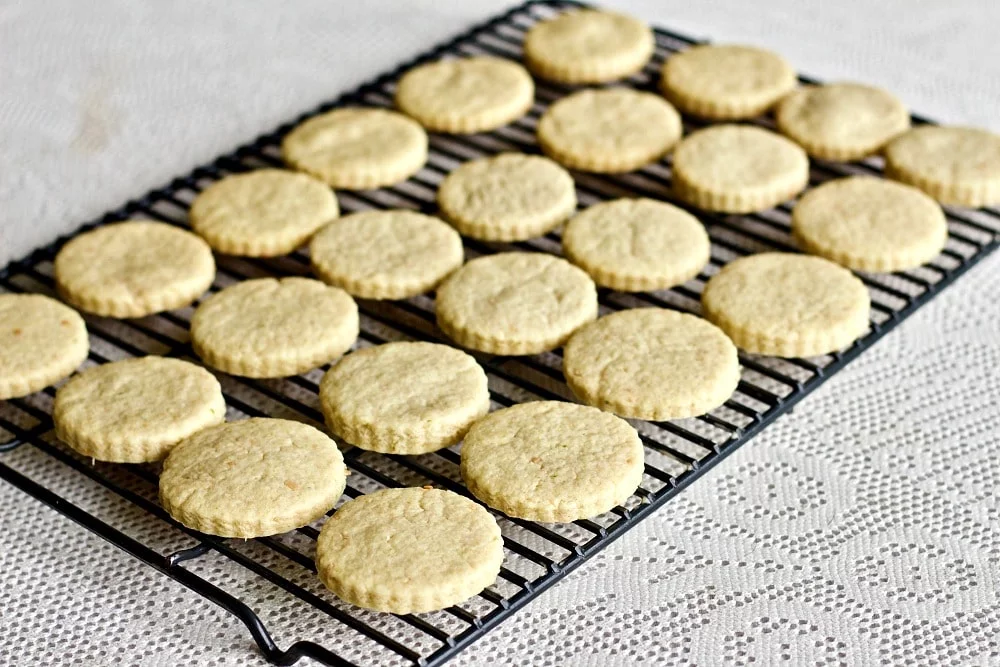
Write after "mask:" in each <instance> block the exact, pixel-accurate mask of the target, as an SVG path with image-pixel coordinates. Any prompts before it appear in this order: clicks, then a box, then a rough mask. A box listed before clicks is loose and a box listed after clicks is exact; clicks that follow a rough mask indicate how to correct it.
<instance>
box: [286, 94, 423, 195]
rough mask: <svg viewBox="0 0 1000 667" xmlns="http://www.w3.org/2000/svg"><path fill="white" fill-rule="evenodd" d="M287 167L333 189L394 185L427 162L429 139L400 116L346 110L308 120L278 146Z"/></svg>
mask: <svg viewBox="0 0 1000 667" xmlns="http://www.w3.org/2000/svg"><path fill="white" fill-rule="evenodd" d="M281 156H282V157H283V158H284V160H285V162H287V163H288V164H289V165H291V166H292V167H294V168H295V169H298V170H299V171H304V172H306V173H307V174H312V175H313V176H315V177H317V178H320V179H322V180H323V181H325V182H327V183H329V184H330V185H332V186H333V187H335V188H341V189H344V190H365V189H368V188H381V187H384V186H387V185H395V184H396V183H400V182H402V181H405V180H406V179H408V178H409V177H410V176H413V175H414V174H415V173H417V172H418V171H420V169H421V168H422V167H423V166H424V163H426V162H427V133H426V132H425V131H424V128H422V127H420V125H419V124H418V123H417V122H416V121H414V120H411V119H409V118H407V117H406V116H404V115H403V114H399V113H396V112H394V111H388V110H386V109H367V108H361V107H348V108H344V109H336V110H334V111H330V112H328V113H325V114H322V115H320V116H316V117H314V118H310V119H309V120H307V121H305V122H304V123H302V124H301V125H299V126H298V127H296V128H295V129H294V130H292V131H291V132H289V133H288V136H286V137H285V140H284V141H282V142H281Z"/></svg>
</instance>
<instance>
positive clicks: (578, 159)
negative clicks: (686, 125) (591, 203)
mask: <svg viewBox="0 0 1000 667" xmlns="http://www.w3.org/2000/svg"><path fill="white" fill-rule="evenodd" d="M680 138H681V117H680V115H679V114H678V113H677V111H676V110H675V109H674V108H673V107H672V106H670V103H669V102H667V101H666V100H664V99H663V98H662V97H658V96H656V95H653V94H652V93H644V92H640V91H638V90H630V89H628V88H605V89H602V90H581V91H579V92H576V93H573V94H572V95H569V96H567V97H564V98H562V99H561V100H559V101H558V102H556V103H555V104H553V105H552V106H550V107H549V108H548V110H546V112H545V114H544V115H542V118H541V120H539V121H538V143H539V144H540V145H541V147H542V150H543V151H545V153H546V154H547V155H549V156H550V157H551V158H553V159H554V160H556V161H557V162H560V163H562V164H563V165H565V166H567V167H569V168H570V169H580V170H583V171H593V172H600V173H620V172H626V171H632V170H634V169H638V168H639V167H642V166H645V165H647V164H649V163H651V162H655V161H656V160H658V159H660V158H661V157H663V156H664V155H665V154H666V153H667V151H669V150H670V149H671V148H673V146H674V144H676V143H677V140H678V139H680Z"/></svg>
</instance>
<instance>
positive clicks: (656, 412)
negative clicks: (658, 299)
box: [563, 308, 740, 421]
mask: <svg viewBox="0 0 1000 667" xmlns="http://www.w3.org/2000/svg"><path fill="white" fill-rule="evenodd" d="M563 373H564V374H565V376H566V383H567V384H568V385H569V387H570V389H572V390H573V393H574V394H575V395H576V396H577V397H578V398H579V399H580V400H582V401H583V402H584V403H587V404H588V405H593V406H595V407H598V408H601V409H602V410H607V411H608V412H613V413H615V414H616V415H619V416H621V417H628V418H632V419H650V420H654V421H665V420H667V419H681V418H684V417H695V416H697V415H702V414H705V413H706V412H708V411H710V410H713V409H715V408H717V407H719V406H720V405H722V404H723V403H725V402H726V401H727V400H729V397H730V396H732V394H733V392H734V391H735V390H736V385H737V384H738V383H739V381H740V364H739V359H738V358H737V354H736V346H735V345H733V342H732V341H731V340H729V338H728V337H727V336H726V334H724V333H722V331H720V330H719V328H718V327H716V326H714V325H713V324H711V323H709V322H706V321H705V320H703V319H701V318H700V317H695V316H694V315H688V314H686V313H678V312H676V311H672V310H665V309H662V308H634V309H631V310H623V311H620V312H617V313H613V314H611V315H607V316H605V317H602V318H601V319H599V320H597V321H596V322H591V323H590V324H587V325H585V326H583V327H580V329H579V330H578V331H577V332H576V333H575V334H573V336H572V337H571V338H570V339H569V341H568V342H567V343H566V348H565V349H564V350H563Z"/></svg>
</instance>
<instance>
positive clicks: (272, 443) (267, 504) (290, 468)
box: [160, 418, 347, 538]
mask: <svg viewBox="0 0 1000 667" xmlns="http://www.w3.org/2000/svg"><path fill="white" fill-rule="evenodd" d="M346 484H347V477H346V469H345V468H344V457H343V456H342V455H341V453H340V450H339V449H337V444H336V443H335V442H334V441H333V440H331V439H330V438H328V437H327V436H326V435H324V434H323V433H322V432H321V431H319V430H317V429H315V428H313V427H312V426H309V425H308V424H303V423H301V422H295V421H289V420H287V419H265V418H254V419H243V420H241V421H236V422H229V423H228V424H219V425H217V426H210V427H209V428H206V429H203V430H201V431H198V432H197V433H195V434H194V435H192V436H190V437H188V438H185V439H184V440H182V441H181V442H180V443H179V444H177V446H176V447H174V448H173V449H172V450H171V451H170V454H169V455H168V456H167V458H166V460H165V461H164V462H163V472H162V474H161V475H160V504H161V505H163V508H164V509H166V510H167V512H169V513H170V516H172V517H173V518H174V519H176V520H177V521H179V522H181V523H182V524H184V525H185V526H187V527H188V528H192V529H194V530H197V531H200V532H202V533H208V534H209V535H219V536H221V537H243V538H250V537H264V536H266V535H277V534H278V533H284V532H286V531H289V530H292V529H294V528H299V527H301V526H305V525H306V524H308V523H311V522H313V521H315V520H316V519H318V518H320V517H321V516H323V515H324V514H326V513H327V512H328V511H329V510H330V509H332V508H333V506H334V505H335V504H336V502H337V499H338V498H340V496H341V494H343V493H344V487H345V486H346Z"/></svg>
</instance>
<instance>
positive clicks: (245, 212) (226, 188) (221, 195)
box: [188, 169, 339, 257]
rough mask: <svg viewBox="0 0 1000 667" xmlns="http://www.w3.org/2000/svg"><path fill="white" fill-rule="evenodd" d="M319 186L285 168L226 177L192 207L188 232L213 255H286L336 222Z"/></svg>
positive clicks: (333, 203) (326, 190)
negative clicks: (203, 240)
mask: <svg viewBox="0 0 1000 667" xmlns="http://www.w3.org/2000/svg"><path fill="white" fill-rule="evenodd" d="M338 213H339V210H338V208H337V198H336V196H334V194H333V190H331V189H330V187H329V186H328V185H326V184H325V183H323V182H322V181H318V180H316V179H315V178H312V177H311V176H308V175H306V174H297V173H295V172H292V171H286V170H284V169H258V170H257V171H251V172H248V173H245V174H234V175H232V176H227V177H226V178H223V179H222V180H221V181H219V182H217V183H214V184H212V185H210V186H209V187H208V188H206V189H205V191H204V192H202V193H201V194H200V195H198V197H197V198H195V200H194V202H193V203H192V204H191V211H190V213H189V214H188V218H189V220H190V222H191V228H192V229H193V230H194V231H195V233H196V234H198V236H200V237H202V238H203V239H205V240H206V241H208V244H209V245H210V246H212V247H213V248H215V249H216V250H217V251H219V252H222V253H226V254H227V255H240V256H244V257H277V256H279V255H287V254H288V253H290V252H292V251H293V250H295V249H296V248H298V247H299V246H301V245H302V244H303V243H305V242H306V241H308V240H309V237H311V236H312V235H313V234H314V233H315V232H316V230H317V229H319V228H320V227H322V226H323V225H325V224H326V223H328V222H330V221H331V220H333V219H334V218H336V217H337V215H338Z"/></svg>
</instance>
